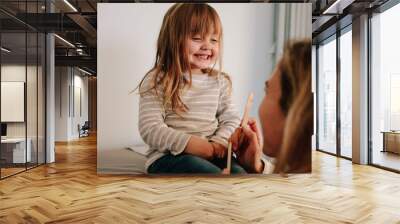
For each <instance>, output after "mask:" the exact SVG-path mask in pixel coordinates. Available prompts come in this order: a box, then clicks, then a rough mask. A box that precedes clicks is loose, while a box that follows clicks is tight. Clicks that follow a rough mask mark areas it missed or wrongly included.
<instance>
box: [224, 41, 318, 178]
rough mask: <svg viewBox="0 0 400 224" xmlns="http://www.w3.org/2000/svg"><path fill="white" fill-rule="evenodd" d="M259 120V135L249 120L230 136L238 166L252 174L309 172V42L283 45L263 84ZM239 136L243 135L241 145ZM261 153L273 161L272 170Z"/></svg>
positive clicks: (311, 101)
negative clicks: (260, 128)
mask: <svg viewBox="0 0 400 224" xmlns="http://www.w3.org/2000/svg"><path fill="white" fill-rule="evenodd" d="M259 117H260V122H261V127H262V130H263V132H262V133H260V131H259V129H258V128H257V124H256V122H255V121H254V120H252V119H250V121H249V122H248V125H244V126H243V127H242V128H238V129H236V130H235V133H234V134H233V135H232V136H231V141H232V145H233V150H234V151H235V152H236V155H237V158H238V160H239V163H240V164H241V165H242V166H243V167H245V168H246V170H247V171H248V172H252V173H270V172H271V171H273V172H275V173H306V172H311V135H312V133H313V97H312V93H311V42H310V41H309V40H304V41H297V42H291V43H288V44H287V45H286V47H285V50H284V53H283V56H282V58H281V60H280V61H279V63H278V65H277V66H276V68H275V70H274V72H273V74H272V76H271V78H270V79H269V80H267V81H266V82H265V96H264V99H263V101H262V102H261V105H260V107H259ZM240 135H244V138H243V139H244V140H243V141H242V142H239V140H240ZM261 136H262V137H263V138H262V137H261ZM262 139H263V140H262ZM262 153H264V154H265V155H267V156H269V157H274V158H276V163H275V166H274V167H275V168H274V169H271V163H270V162H268V161H267V160H265V159H263V158H262Z"/></svg>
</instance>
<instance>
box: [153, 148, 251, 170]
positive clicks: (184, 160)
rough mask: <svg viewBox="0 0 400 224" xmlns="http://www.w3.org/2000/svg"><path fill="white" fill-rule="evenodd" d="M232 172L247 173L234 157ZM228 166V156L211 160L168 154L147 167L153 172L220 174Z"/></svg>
mask: <svg viewBox="0 0 400 224" xmlns="http://www.w3.org/2000/svg"><path fill="white" fill-rule="evenodd" d="M231 165H232V166H231V174H245V173H247V172H246V171H245V170H244V169H243V168H242V167H241V166H240V165H239V164H238V162H237V160H236V159H235V158H234V157H232V164H231ZM225 167H226V158H224V159H213V160H211V161H209V160H206V159H203V158H201V157H198V156H194V155H190V154H185V153H182V154H179V155H177V156H174V155H171V154H167V155H165V156H163V157H161V158H159V159H158V160H156V161H155V162H154V163H153V164H151V165H150V167H149V168H148V169H147V172H148V173H152V174H220V173H221V172H222V170H223V169H224V168H225Z"/></svg>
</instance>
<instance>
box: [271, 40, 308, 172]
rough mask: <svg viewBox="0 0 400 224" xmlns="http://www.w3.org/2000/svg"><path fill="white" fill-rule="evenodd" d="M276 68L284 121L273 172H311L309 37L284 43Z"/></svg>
mask: <svg viewBox="0 0 400 224" xmlns="http://www.w3.org/2000/svg"><path fill="white" fill-rule="evenodd" d="M279 69H280V71H281V89H282V91H281V92H282V95H281V99H280V102H279V104H280V106H281V109H282V111H283V113H284V114H285V115H286V121H285V127H284V133H283V141H282V147H281V150H280V152H279V153H278V156H277V164H276V166H275V172H278V173H282V172H289V173H297V172H300V173H304V172H311V136H312V133H313V96H312V93H311V42H310V40H302V41H295V42H289V43H287V45H286V47H285V50H284V53H283V56H282V59H281V60H280V63H279Z"/></svg>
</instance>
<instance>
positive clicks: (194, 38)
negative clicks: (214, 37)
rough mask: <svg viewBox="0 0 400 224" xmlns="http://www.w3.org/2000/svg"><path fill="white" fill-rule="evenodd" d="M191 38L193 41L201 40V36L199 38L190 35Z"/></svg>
mask: <svg viewBox="0 0 400 224" xmlns="http://www.w3.org/2000/svg"><path fill="white" fill-rule="evenodd" d="M192 40H194V41H201V38H200V37H192Z"/></svg>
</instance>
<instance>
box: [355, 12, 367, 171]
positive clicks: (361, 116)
mask: <svg viewBox="0 0 400 224" xmlns="http://www.w3.org/2000/svg"><path fill="white" fill-rule="evenodd" d="M352 28H353V35H352V38H353V40H352V43H353V59H352V60H353V116H352V117H353V124H352V125H353V130H352V134H353V137H352V138H353V141H352V145H353V154H352V157H353V162H354V163H358V164H367V163H368V39H367V37H368V15H361V16H360V17H358V18H355V19H354V20H353V25H352Z"/></svg>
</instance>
